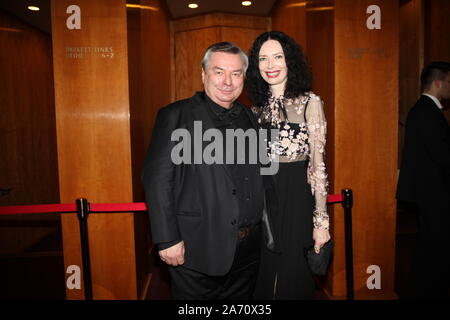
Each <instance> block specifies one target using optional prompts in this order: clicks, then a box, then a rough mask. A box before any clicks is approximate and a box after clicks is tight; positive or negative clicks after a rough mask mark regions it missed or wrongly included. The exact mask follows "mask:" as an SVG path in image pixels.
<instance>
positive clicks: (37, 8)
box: [28, 6, 41, 11]
mask: <svg viewBox="0 0 450 320" xmlns="http://www.w3.org/2000/svg"><path fill="white" fill-rule="evenodd" d="M28 10H31V11H39V10H41V9H39V7H36V6H28Z"/></svg>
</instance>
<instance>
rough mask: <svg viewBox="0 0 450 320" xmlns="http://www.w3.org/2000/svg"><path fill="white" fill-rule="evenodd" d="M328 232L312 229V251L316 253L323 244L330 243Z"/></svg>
mask: <svg viewBox="0 0 450 320" xmlns="http://www.w3.org/2000/svg"><path fill="white" fill-rule="evenodd" d="M330 239H331V237H330V232H329V231H328V230H323V229H316V228H314V229H313V240H314V250H315V252H316V253H319V252H320V248H322V247H323V245H324V244H325V243H327V242H328V241H330Z"/></svg>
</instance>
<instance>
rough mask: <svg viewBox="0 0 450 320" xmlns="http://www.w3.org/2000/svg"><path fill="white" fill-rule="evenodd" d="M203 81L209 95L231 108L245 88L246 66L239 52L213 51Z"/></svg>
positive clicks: (213, 99) (218, 102)
mask: <svg viewBox="0 0 450 320" xmlns="http://www.w3.org/2000/svg"><path fill="white" fill-rule="evenodd" d="M202 81H203V86H204V88H205V92H206V94H207V95H208V97H209V98H210V99H211V100H212V101H214V102H215V103H217V104H218V105H220V106H222V107H224V108H226V109H229V108H230V107H231V104H232V103H233V101H234V100H236V99H237V98H238V97H239V95H240V94H241V92H242V89H243V88H244V66H243V63H242V59H241V56H240V55H239V54H230V53H225V52H213V53H212V54H211V56H210V60H209V64H208V66H207V70H203V71H202Z"/></svg>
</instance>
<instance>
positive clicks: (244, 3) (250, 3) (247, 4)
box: [241, 1, 252, 7]
mask: <svg viewBox="0 0 450 320" xmlns="http://www.w3.org/2000/svg"><path fill="white" fill-rule="evenodd" d="M241 4H242V5H243V6H244V7H248V6H251V5H252V2H251V1H242V2H241Z"/></svg>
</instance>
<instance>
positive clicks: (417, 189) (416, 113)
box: [397, 62, 450, 299]
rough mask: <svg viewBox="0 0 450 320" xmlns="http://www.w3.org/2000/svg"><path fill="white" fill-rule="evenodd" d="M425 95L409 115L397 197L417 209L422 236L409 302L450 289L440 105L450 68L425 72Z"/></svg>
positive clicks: (449, 184)
mask: <svg viewBox="0 0 450 320" xmlns="http://www.w3.org/2000/svg"><path fill="white" fill-rule="evenodd" d="M421 84H422V89H423V94H422V96H421V97H420V99H419V100H418V101H417V103H416V104H415V106H414V107H413V108H412V109H411V110H410V111H409V113H408V116H407V120H406V132H405V145H404V150H403V158H402V164H401V168H400V176H399V181H398V186H397V199H398V200H401V201H406V202H409V203H412V204H414V205H415V207H416V209H417V212H418V218H419V235H418V244H417V248H416V255H415V260H414V266H413V276H412V281H411V288H410V294H411V295H410V298H413V299H420V298H443V297H445V295H448V292H449V289H450V263H449V261H450V232H449V231H448V228H449V226H450V133H449V125H448V123H447V120H446V119H445V117H444V115H443V113H442V110H443V107H442V105H441V101H442V100H444V99H449V98H450V64H449V63H447V62H433V63H431V64H429V65H428V66H426V67H425V68H424V70H423V71H422V74H421Z"/></svg>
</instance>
